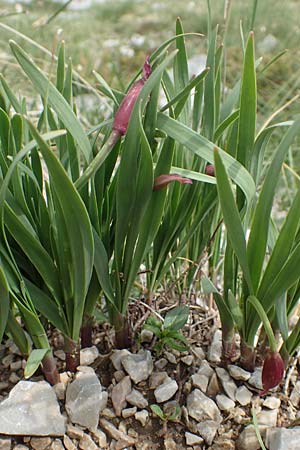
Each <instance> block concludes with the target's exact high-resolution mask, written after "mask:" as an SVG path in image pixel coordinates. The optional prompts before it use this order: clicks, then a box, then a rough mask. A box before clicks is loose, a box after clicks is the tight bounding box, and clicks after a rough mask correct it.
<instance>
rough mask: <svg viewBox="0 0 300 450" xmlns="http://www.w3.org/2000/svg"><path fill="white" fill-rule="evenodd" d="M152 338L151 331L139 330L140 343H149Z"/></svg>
mask: <svg viewBox="0 0 300 450" xmlns="http://www.w3.org/2000/svg"><path fill="white" fill-rule="evenodd" d="M152 339H153V332H152V331H150V330H145V329H144V330H142V331H141V343H142V344H144V343H150V342H151V341H152Z"/></svg>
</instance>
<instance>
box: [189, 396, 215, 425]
mask: <svg viewBox="0 0 300 450" xmlns="http://www.w3.org/2000/svg"><path fill="white" fill-rule="evenodd" d="M187 410H188V413H189V415H190V416H191V417H193V418H194V419H196V420H197V421H198V422H201V421H207V420H213V421H215V422H218V423H221V422H222V415H221V413H220V411H219V408H218V407H217V405H216V404H215V402H214V401H213V400H212V399H210V398H209V397H207V396H206V395H205V394H203V392H201V391H200V390H199V389H194V390H193V391H192V392H191V393H190V394H189V395H188V396H187Z"/></svg>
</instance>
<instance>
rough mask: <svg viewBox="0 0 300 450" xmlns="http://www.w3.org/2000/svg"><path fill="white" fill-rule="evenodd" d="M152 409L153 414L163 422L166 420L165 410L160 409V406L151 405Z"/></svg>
mask: <svg viewBox="0 0 300 450" xmlns="http://www.w3.org/2000/svg"><path fill="white" fill-rule="evenodd" d="M150 408H151V410H152V412H153V413H154V414H155V415H156V416H157V417H159V418H160V419H161V420H165V419H166V418H165V414H164V412H163V410H162V409H161V408H160V406H158V405H150Z"/></svg>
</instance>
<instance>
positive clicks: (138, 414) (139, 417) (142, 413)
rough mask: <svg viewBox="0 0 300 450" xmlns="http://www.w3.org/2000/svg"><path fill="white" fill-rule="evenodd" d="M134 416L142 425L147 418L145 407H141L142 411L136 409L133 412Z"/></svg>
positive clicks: (144, 424)
mask: <svg viewBox="0 0 300 450" xmlns="http://www.w3.org/2000/svg"><path fill="white" fill-rule="evenodd" d="M134 418H135V420H137V421H138V422H140V423H141V424H142V426H143V427H144V426H146V423H147V422H148V420H149V413H148V411H147V410H146V409H142V411H138V412H136V413H135V415H134Z"/></svg>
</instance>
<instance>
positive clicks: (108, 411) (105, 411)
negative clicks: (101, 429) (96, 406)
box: [101, 408, 116, 419]
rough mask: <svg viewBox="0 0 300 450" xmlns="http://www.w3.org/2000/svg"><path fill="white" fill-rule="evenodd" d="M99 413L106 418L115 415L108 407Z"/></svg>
mask: <svg viewBox="0 0 300 450" xmlns="http://www.w3.org/2000/svg"><path fill="white" fill-rule="evenodd" d="M101 415H102V416H103V417H106V418H107V419H114V418H115V417H116V415H115V413H114V411H113V410H112V409H110V408H104V409H103V411H102V413H101Z"/></svg>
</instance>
